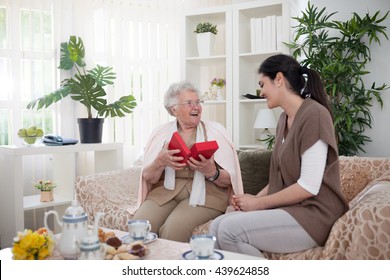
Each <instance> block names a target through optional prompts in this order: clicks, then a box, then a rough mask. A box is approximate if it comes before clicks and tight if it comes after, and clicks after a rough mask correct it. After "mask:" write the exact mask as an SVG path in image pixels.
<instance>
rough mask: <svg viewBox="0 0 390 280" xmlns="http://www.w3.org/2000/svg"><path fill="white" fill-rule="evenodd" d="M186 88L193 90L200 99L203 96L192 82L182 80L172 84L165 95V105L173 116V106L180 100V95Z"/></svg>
mask: <svg viewBox="0 0 390 280" xmlns="http://www.w3.org/2000/svg"><path fill="white" fill-rule="evenodd" d="M184 90H189V91H193V92H195V93H196V94H197V95H198V98H199V99H200V98H201V95H200V92H199V90H198V88H197V87H196V86H195V85H194V84H192V83H191V82H188V81H181V82H178V83H173V84H171V85H170V86H169V88H168V90H167V91H166V93H165V95H164V107H165V109H166V110H167V111H168V113H169V114H170V115H171V116H174V115H173V113H172V111H171V107H172V106H173V105H175V104H176V103H177V102H178V96H179V94H180V93H181V92H182V91H184Z"/></svg>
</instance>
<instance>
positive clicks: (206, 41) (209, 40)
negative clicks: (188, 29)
mask: <svg viewBox="0 0 390 280" xmlns="http://www.w3.org/2000/svg"><path fill="white" fill-rule="evenodd" d="M196 38H197V43H198V54H199V56H201V57H203V56H211V55H213V54H214V42H215V34H213V33H211V32H206V33H198V34H196Z"/></svg>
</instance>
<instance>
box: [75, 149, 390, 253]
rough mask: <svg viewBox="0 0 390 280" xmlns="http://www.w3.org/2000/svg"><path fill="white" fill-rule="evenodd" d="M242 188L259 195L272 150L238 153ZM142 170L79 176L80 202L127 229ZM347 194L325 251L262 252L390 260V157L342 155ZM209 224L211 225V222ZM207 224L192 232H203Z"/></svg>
mask: <svg viewBox="0 0 390 280" xmlns="http://www.w3.org/2000/svg"><path fill="white" fill-rule="evenodd" d="M238 155H239V159H240V165H241V172H242V175H243V183H244V189H245V191H246V192H249V193H256V192H258V191H259V190H260V189H261V188H262V187H264V186H265V185H266V183H267V180H268V170H269V159H270V155H271V152H268V151H260V150H251V151H244V152H241V151H240V152H238ZM140 171H141V167H132V168H128V169H124V170H116V171H111V172H105V173H100V174H94V175H89V176H82V177H78V178H77V181H76V198H77V199H78V200H79V202H80V204H81V206H82V207H83V208H84V209H85V211H86V212H87V214H88V218H89V222H90V223H93V222H94V216H95V214H96V213H97V212H103V213H104V216H103V218H102V220H101V223H100V225H101V226H103V227H107V228H113V229H119V230H124V231H126V230H127V229H126V224H127V220H128V219H131V218H132V215H131V214H130V213H132V210H134V208H135V206H136V200H137V190H138V182H139V176H140ZM340 172H341V181H342V189H343V192H344V194H345V196H346V198H347V200H348V201H349V206H350V210H349V211H348V212H347V213H345V215H343V216H342V217H341V218H340V219H339V220H338V221H337V222H336V223H335V224H334V226H333V228H332V230H331V232H330V235H329V238H328V240H327V242H326V244H325V245H324V246H323V247H316V248H313V249H310V250H306V251H303V252H298V253H291V254H276V253H269V252H264V255H265V256H266V258H268V259H390V158H370V157H343V156H341V157H340ZM209 223H210V222H209ZM209 223H206V224H203V225H200V226H199V227H197V228H196V229H195V231H194V234H199V233H205V232H207V230H208V226H209Z"/></svg>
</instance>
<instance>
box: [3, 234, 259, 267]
mask: <svg viewBox="0 0 390 280" xmlns="http://www.w3.org/2000/svg"><path fill="white" fill-rule="evenodd" d="M104 230H105V231H113V232H115V235H116V236H117V237H118V238H121V237H123V236H124V235H126V234H127V232H124V231H119V230H110V229H104ZM146 246H147V247H148V249H149V250H148V251H149V253H148V254H147V255H146V256H145V258H144V260H182V259H183V257H182V256H183V254H184V253H185V252H188V251H190V250H191V247H190V244H189V243H183V242H177V241H172V240H167V239H161V238H157V239H156V240H155V241H152V242H150V243H148V244H146ZM216 251H217V252H219V253H221V254H222V255H223V256H224V258H223V260H264V259H263V258H259V257H255V256H249V255H243V254H238V253H233V252H228V251H223V250H216ZM10 259H12V250H11V248H6V249H3V250H0V260H10ZM53 259H59V258H58V256H57V257H53Z"/></svg>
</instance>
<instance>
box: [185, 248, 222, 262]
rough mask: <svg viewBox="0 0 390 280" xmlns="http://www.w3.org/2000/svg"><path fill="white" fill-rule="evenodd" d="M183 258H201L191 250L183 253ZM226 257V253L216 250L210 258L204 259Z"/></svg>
mask: <svg viewBox="0 0 390 280" xmlns="http://www.w3.org/2000/svg"><path fill="white" fill-rule="evenodd" d="M182 257H183V259H185V260H200V259H199V258H197V257H196V256H195V254H194V253H193V252H192V251H191V250H190V251H187V252H185V253H183V255H182ZM223 258H224V255H223V254H222V253H220V252H217V251H214V254H212V255H211V256H210V257H209V258H208V259H204V260H222V259H223Z"/></svg>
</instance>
